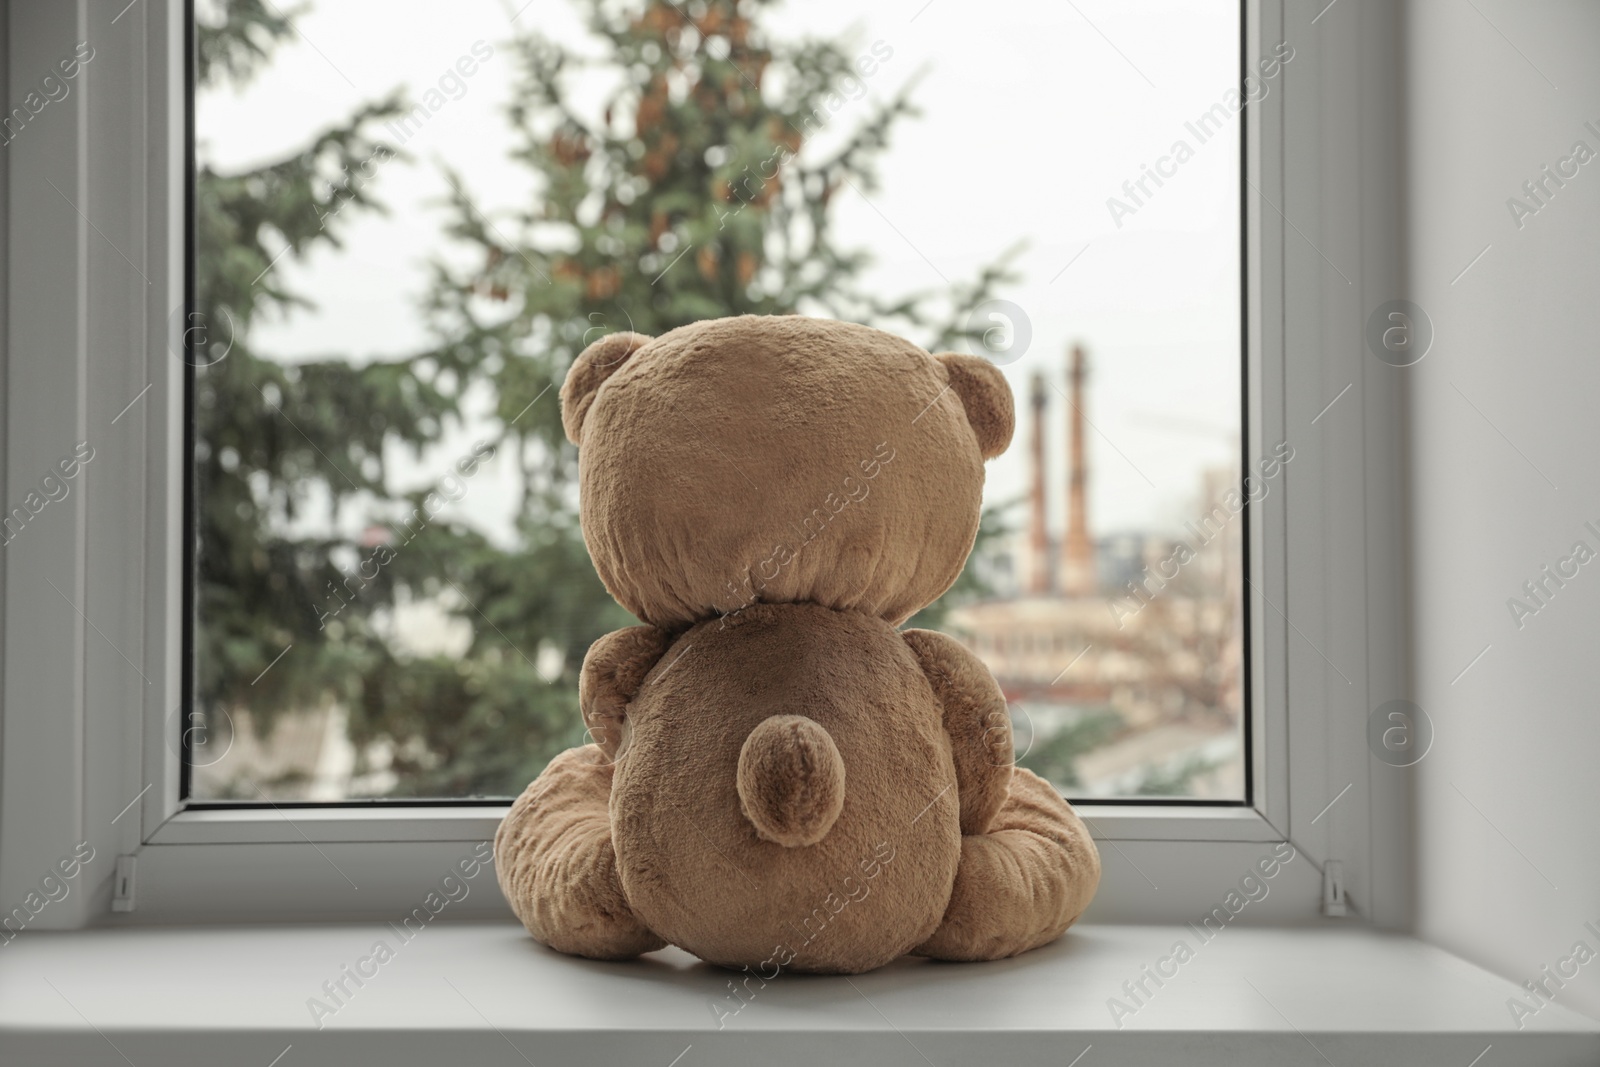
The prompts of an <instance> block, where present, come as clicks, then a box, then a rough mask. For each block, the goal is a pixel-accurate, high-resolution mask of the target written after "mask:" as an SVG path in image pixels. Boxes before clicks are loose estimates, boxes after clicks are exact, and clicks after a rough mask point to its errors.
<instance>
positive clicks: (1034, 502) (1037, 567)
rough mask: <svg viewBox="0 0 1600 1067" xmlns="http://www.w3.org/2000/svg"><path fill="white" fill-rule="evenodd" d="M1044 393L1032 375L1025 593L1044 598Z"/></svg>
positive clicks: (1046, 559) (1046, 565)
mask: <svg viewBox="0 0 1600 1067" xmlns="http://www.w3.org/2000/svg"><path fill="white" fill-rule="evenodd" d="M1046 395H1047V394H1046V391H1045V386H1044V375H1042V374H1035V375H1034V376H1033V442H1032V445H1033V447H1032V450H1031V451H1030V452H1029V455H1028V461H1029V463H1030V464H1031V465H1032V467H1033V484H1032V486H1030V487H1029V490H1028V501H1029V504H1030V512H1029V520H1028V566H1029V574H1028V593H1029V595H1031V596H1045V595H1046V594H1048V593H1049V592H1050V535H1049V533H1048V531H1047V530H1046V527H1045V503H1044V501H1045V495H1044V426H1045V421H1044V420H1045V405H1046Z"/></svg>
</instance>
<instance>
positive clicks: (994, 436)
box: [933, 352, 1016, 459]
mask: <svg viewBox="0 0 1600 1067" xmlns="http://www.w3.org/2000/svg"><path fill="white" fill-rule="evenodd" d="M933 358H934V359H936V360H938V361H939V362H940V363H942V364H944V369H945V375H946V376H947V377H948V379H949V381H950V388H951V389H953V390H955V393H956V395H957V396H959V397H960V398H961V406H962V407H963V408H965V409H966V411H967V422H969V423H971V424H972V432H973V433H974V434H976V435H977V437H978V451H979V452H981V453H982V454H983V458H984V459H993V458H994V457H996V456H998V455H999V454H1000V453H1002V452H1004V451H1005V450H1006V446H1007V445H1009V444H1010V443H1011V433H1012V431H1013V430H1015V429H1016V415H1015V413H1014V412H1013V410H1012V405H1011V386H1009V385H1007V384H1006V376H1005V375H1004V374H1001V373H1000V368H999V367H996V366H995V365H994V364H993V363H991V362H989V361H988V360H987V359H984V358H983V357H982V356H969V355H965V354H963V353H960V352H941V353H939V354H938V355H936V356H934V357H933Z"/></svg>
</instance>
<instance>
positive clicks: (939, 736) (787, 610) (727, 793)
mask: <svg viewBox="0 0 1600 1067" xmlns="http://www.w3.org/2000/svg"><path fill="white" fill-rule="evenodd" d="M774 715H801V716H805V717H807V718H809V719H811V720H814V721H815V722H816V723H817V724H819V725H820V726H821V727H822V728H823V729H825V730H826V731H827V733H828V735H829V736H830V737H831V738H832V740H833V743H834V745H835V746H836V747H837V749H838V753H839V756H840V758H841V759H842V762H843V765H844V791H845V796H844V805H843V808H842V811H841V812H840V814H839V817H838V819H837V821H836V822H834V824H833V825H832V827H831V828H830V829H829V830H828V832H827V834H826V836H824V837H823V838H822V840H821V841H819V842H817V843H816V844H813V845H807V846H801V847H786V846H784V845H780V844H777V843H775V842H773V841H770V840H764V839H763V838H762V837H761V836H759V835H758V834H757V832H756V829H755V826H754V825H753V824H752V823H751V822H750V820H749V819H748V818H746V816H745V815H744V814H743V813H742V812H741V810H740V797H739V793H738V789H737V786H736V776H737V771H738V765H739V756H740V751H741V748H742V747H743V745H744V743H745V740H746V738H748V737H749V736H750V733H751V731H752V730H753V729H755V727H756V726H758V725H759V724H761V723H762V722H763V721H765V720H766V719H767V718H769V717H770V716H774ZM955 781H956V779H955V768H954V764H953V761H952V758H951V752H950V742H949V739H948V737H947V736H946V735H945V732H944V729H943V725H942V720H941V712H940V709H939V706H938V704H937V702H936V700H935V698H934V695H933V691H932V688H931V687H930V686H929V684H928V681H927V679H926V677H925V676H924V675H923V672H922V670H921V667H920V666H919V665H918V662H917V660H916V659H915V658H914V657H913V655H912V653H911V650H910V648H909V647H908V646H907V645H906V643H905V640H904V639H903V638H902V637H901V635H900V634H899V633H898V632H897V631H896V630H895V629H894V628H893V627H892V626H890V625H889V624H888V623H886V622H884V621H883V620H881V619H877V618H873V617H870V616H867V615H865V614H861V613H856V612H840V611H834V610H831V609H828V608H824V607H821V606H819V605H815V604H782V605H773V604H756V605H753V606H751V607H749V608H747V609H745V610H743V611H741V612H739V613H737V614H735V615H732V616H729V617H727V618H726V619H717V620H712V621H710V622H705V623H702V624H700V625H698V626H696V627H694V628H692V629H690V630H689V631H688V632H686V633H685V634H684V635H683V636H682V637H681V638H679V639H678V641H676V642H675V644H674V645H673V647H672V648H670V649H669V650H668V651H667V653H666V655H664V656H663V657H662V658H661V661H660V663H658V664H657V666H656V667H655V669H654V670H653V671H652V672H651V674H650V675H649V676H648V677H647V678H646V680H645V682H644V685H643V687H642V689H641V691H640V693H639V695H638V696H637V698H636V699H635V700H634V702H633V703H632V704H630V705H629V707H628V713H627V726H626V733H625V741H624V747H623V749H622V751H621V752H620V754H619V758H618V763H617V769H616V776H615V779H614V786H613V791H612V798H611V821H612V835H613V840H614V842H615V847H616V854H617V865H618V870H619V873H620V875H621V878H622V883H623V888H624V891H625V892H626V894H627V897H628V901H629V904H630V905H631V907H632V908H633V909H634V911H635V912H636V913H637V914H638V915H639V917H640V918H641V919H642V920H643V921H644V922H645V923H646V924H647V925H648V926H649V927H650V928H651V929H652V930H654V931H655V932H656V933H657V934H659V935H660V936H662V937H664V938H666V939H667V940H669V941H671V942H672V943H674V944H677V945H679V946H680V947H682V948H685V949H687V950H688V951H690V952H693V953H694V954H695V955H698V956H700V957H701V958H702V959H706V960H708V961H711V962H714V963H721V964H725V965H729V966H734V967H740V966H749V967H750V968H751V970H752V971H758V972H760V973H762V974H764V975H765V976H766V977H769V978H770V977H771V976H772V975H773V974H774V973H775V972H776V971H777V970H799V971H807V970H822V971H836V970H850V971H859V970H869V969H871V968H873V967H877V966H880V965H881V964H883V963H886V962H888V961H889V960H891V959H894V958H896V957H898V956H901V955H903V954H905V953H906V952H907V951H909V950H910V949H912V948H915V947H916V946H917V945H919V944H921V943H922V941H924V940H925V939H926V938H927V937H928V936H929V935H930V934H931V933H932V932H933V930H934V928H935V927H936V926H937V925H938V923H939V920H940V918H941V917H942V916H943V914H944V910H945V907H946V905H947V903H948V901H949V898H950V891H951V886H952V884H953V881H954V878H955V870H956V864H957V860H958V858H959V855H960V845H961V841H960V830H959V826H958V823H957V815H956V811H957V802H956V790H955Z"/></svg>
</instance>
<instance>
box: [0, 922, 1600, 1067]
mask: <svg viewBox="0 0 1600 1067" xmlns="http://www.w3.org/2000/svg"><path fill="white" fill-rule="evenodd" d="M1213 936H1214V940H1213V941H1211V942H1209V943H1201V942H1200V940H1199V939H1198V938H1197V937H1196V935H1195V934H1194V932H1193V931H1192V930H1191V929H1189V928H1186V927H1183V926H1099V925H1087V926H1083V927H1080V928H1077V929H1075V930H1074V931H1072V932H1070V933H1069V934H1068V935H1067V936H1066V937H1065V938H1063V939H1062V940H1061V941H1060V942H1058V943H1056V944H1055V945H1052V946H1049V947H1047V948H1044V949H1041V950H1039V951H1037V952H1033V953H1030V954H1028V955H1025V956H1021V957H1018V958H1016V959H1012V960H1004V961H1000V962H997V963H989V964H967V965H944V964H935V963H931V962H928V961H922V960H908V961H902V962H900V963H898V964H895V965H893V966H891V967H888V968H885V969H884V970H881V971H877V972H874V973H872V974H868V975H862V976H858V977H855V978H851V979H848V980H847V979H844V978H816V977H807V976H798V975H783V976H780V977H778V978H776V979H774V980H773V981H771V982H769V983H767V984H766V986H765V987H764V988H762V987H760V985H759V983H758V982H756V981H755V980H753V979H752V980H751V982H750V985H751V987H752V988H753V989H754V990H755V992H754V993H753V994H747V996H748V998H749V999H748V1000H746V1001H744V1002H743V1006H742V1008H741V1007H739V1003H740V1002H737V1001H735V1000H733V999H732V993H731V991H730V989H729V982H730V979H731V978H732V973H731V972H728V971H723V970H719V969H716V968H712V967H708V966H706V965H704V964H701V963H699V962H698V961H696V960H694V959H693V958H692V957H690V956H688V955H687V954H685V953H682V952H679V951H678V950H676V949H668V950H666V951H664V952H660V953H655V954H653V955H652V956H650V957H648V958H646V959H645V960H643V961H640V962H637V963H630V964H602V963H595V962H590V961H585V960H577V959H571V958H567V957H563V956H558V955H556V954H554V953H552V952H549V951H547V950H545V949H543V948H541V947H539V946H538V945H536V944H535V943H534V942H533V941H532V940H530V939H529V938H528V937H527V936H526V934H524V933H523V932H522V930H521V928H520V927H515V926H512V925H509V924H503V923H496V924H475V923H458V924H454V925H445V924H441V925H439V926H438V927H436V928H433V929H428V928H423V929H422V930H420V931H417V932H415V933H413V934H412V937H413V940H412V941H410V942H405V941H403V940H402V939H401V938H400V936H399V935H398V934H397V933H396V931H395V929H394V928H393V927H390V926H387V925H384V924H362V925H329V926H295V927H266V926H263V927H216V928H184V929H174V928H140V929H123V930H95V931H82V932H74V933H34V934H29V933H24V934H22V935H20V936H19V937H18V938H17V939H16V940H15V941H13V942H11V943H10V944H9V945H8V946H5V947H4V948H3V949H0V1047H5V1048H7V1049H8V1050H9V1056H8V1057H6V1061H7V1062H17V1063H23V1062H25V1063H30V1064H47V1063H73V1064H115V1065H119V1067H120V1065H124V1064H126V1063H128V1062H132V1063H134V1064H141V1065H142V1064H147V1063H163V1064H172V1065H180V1064H191V1063H193V1064H201V1063H220V1062H228V1063H240V1064H259V1065H261V1067H265V1065H267V1064H277V1065H278V1067H310V1065H315V1064H339V1065H340V1067H344V1065H347V1064H349V1063H351V1062H367V1063H378V1062H382V1063H387V1064H390V1065H393V1067H404V1065H408V1064H412V1063H417V1064H423V1063H442V1062H451V1063H508V1064H509V1063H518V1062H522V1061H523V1060H527V1061H528V1062H533V1063H539V1064H541V1065H542V1064H550V1063H576V1062H587V1063H600V1062H605V1063H629V1064H657V1065H663V1067H664V1065H666V1064H674V1063H675V1064H679V1065H680V1067H705V1065H708V1064H719V1063H728V1064H734V1063H738V1064H746V1063H752V1062H762V1063H773V1064H778V1063H784V1064H788V1063H793V1064H811V1063H819V1062H839V1063H843V1062H859V1063H869V1062H870V1063H873V1064H883V1065H897V1064H906V1065H913V1067H922V1065H926V1064H936V1065H939V1067H944V1065H945V1064H960V1063H974V1062H995V1063H999V1062H1004V1063H1019V1064H1020V1063H1030V1064H1031V1063H1040V1064H1043V1063H1050V1064H1054V1065H1057V1067H1060V1065H1062V1064H1068V1063H1075V1062H1077V1061H1075V1060H1074V1059H1073V1057H1075V1056H1078V1055H1079V1054H1080V1053H1082V1052H1083V1051H1084V1050H1085V1048H1086V1047H1088V1046H1091V1045H1092V1046H1093V1052H1092V1053H1091V1054H1090V1056H1089V1057H1085V1059H1084V1061H1083V1064H1082V1067H1108V1065H1112V1064H1141V1065H1142V1064H1150V1063H1179V1062H1181V1063H1185V1064H1189V1065H1194V1067H1200V1065H1204V1064H1226V1065H1228V1067H1249V1065H1252V1064H1273V1065H1280V1064H1290V1063H1305V1064H1312V1063H1319V1064H1320V1063H1322V1062H1324V1060H1326V1061H1329V1062H1332V1063H1335V1064H1338V1065H1339V1067H1355V1065H1357V1064H1379V1063H1406V1064H1408V1065H1413V1067H1427V1065H1431V1064H1440V1065H1446V1067H1464V1065H1466V1064H1468V1063H1474V1062H1477V1061H1476V1060H1474V1057H1477V1056H1479V1055H1480V1053H1482V1052H1483V1051H1484V1050H1485V1047H1486V1046H1489V1045H1493V1046H1494V1054H1493V1059H1490V1060H1486V1061H1485V1063H1486V1064H1490V1063H1496V1064H1504V1063H1517V1064H1520V1065H1527V1067H1538V1065H1546V1064H1548V1065H1556V1064H1563V1065H1565V1064H1578V1063H1593V1062H1596V1060H1597V1059H1600V1022H1596V1021H1594V1020H1591V1019H1589V1018H1587V1017H1585V1016H1583V1015H1579V1014H1578V1013H1576V1012H1574V1011H1571V1010H1569V1009H1567V1008H1564V1007H1561V1006H1559V1005H1553V1006H1548V1007H1546V1008H1545V1009H1544V1010H1543V1011H1541V1012H1539V1013H1538V1014H1537V1015H1536V1016H1534V1017H1533V1018H1531V1019H1527V1020H1525V1024H1526V1028H1525V1029H1523V1030H1521V1031H1519V1030H1517V1028H1516V1024H1515V1022H1514V1021H1513V1020H1512V1018H1511V1016H1510V1013H1509V1011H1508V1010H1507V1007H1506V1001H1507V998H1508V997H1515V996H1517V995H1518V994H1519V993H1520V990H1519V988H1518V987H1517V986H1516V985H1515V984H1513V983H1511V982H1509V981H1506V980H1505V979H1502V978H1498V977H1496V976H1494V975H1491V974H1489V973H1488V972H1486V971H1483V970H1480V969H1479V968H1477V967H1475V966H1473V965H1471V964H1469V963H1466V962H1465V961H1463V960H1461V959H1458V958H1457V957H1455V956H1452V955H1450V954H1449V953H1447V952H1444V951H1443V950H1441V949H1438V948H1435V947H1433V946H1431V945H1428V944H1425V943H1423V942H1420V941H1417V940H1414V939H1411V938H1406V937H1399V936H1390V935H1384V934H1377V933H1373V932H1371V931H1369V930H1366V929H1364V928H1361V927H1355V926H1343V925H1337V926H1336V925H1333V924H1331V923H1330V924H1326V925H1324V926H1319V927H1317V928H1296V929H1245V928H1238V929H1227V930H1224V931H1222V932H1221V933H1217V934H1215V935H1213ZM1180 938H1181V939H1183V940H1184V941H1186V942H1188V943H1189V945H1190V946H1191V948H1193V949H1194V955H1193V958H1192V959H1190V960H1189V961H1188V962H1187V963H1185V964H1183V965H1182V966H1181V967H1180V969H1179V971H1178V974H1177V976H1176V977H1174V978H1171V979H1167V980H1165V985H1164V986H1163V987H1162V988H1159V989H1157V988H1155V986H1154V984H1153V983H1151V982H1150V981H1149V980H1148V979H1147V980H1146V985H1147V987H1148V988H1150V989H1151V990H1152V991H1153V995H1152V996H1150V997H1148V998H1145V1002H1144V1004H1143V1006H1142V1007H1138V1010H1137V1011H1136V1012H1135V1013H1134V1014H1133V1015H1131V1016H1127V1017H1125V1018H1124V1019H1123V1020H1122V1022H1123V1026H1122V1028H1121V1029H1118V1028H1117V1027H1116V1024H1115V1022H1114V1021H1113V1019H1112V1017H1111V1014H1110V1011H1109V1009H1108V1005H1107V1001H1108V999H1109V998H1111V997H1114V996H1115V997H1118V998H1120V999H1122V1000H1123V1001H1124V1002H1125V1003H1128V1004H1129V1005H1130V1006H1133V1001H1132V1000H1131V999H1130V998H1129V997H1128V995H1127V994H1126V993H1125V992H1124V991H1123V983H1124V982H1129V981H1132V980H1134V979H1137V978H1138V977H1139V976H1140V973H1141V970H1142V968H1144V967H1145V966H1146V965H1150V966H1152V967H1153V966H1154V965H1155V963H1156V960H1157V959H1158V958H1160V957H1163V956H1166V955H1167V954H1168V953H1169V952H1170V951H1171V949H1172V947H1173V943H1174V942H1175V941H1176V940H1178V939H1180ZM379 940H383V941H385V942H387V943H388V944H389V946H390V947H391V949H393V958H392V959H390V960H389V961H387V962H386V963H383V964H382V965H381V966H378V969H377V973H376V975H374V976H373V977H371V978H367V979H365V980H364V981H365V985H364V986H363V987H361V988H357V987H356V986H355V985H354V983H353V982H351V981H350V980H348V979H347V980H346V987H347V988H348V989H350V990H352V991H353V995H352V996H349V997H347V998H346V997H342V996H341V999H342V1000H344V1004H343V1005H342V1006H339V1007H337V1010H336V1011H335V1012H334V1014H332V1015H331V1016H325V1017H323V1019H322V1020H321V1021H322V1023H323V1026H322V1029H321V1030H320V1031H319V1030H318V1029H317V1027H316V1023H315V1022H314V1021H313V1017H312V1013H311V1009H310V1007H309V1006H308V1000H309V999H310V998H313V997H316V998H319V999H321V1000H322V1001H323V1002H324V1003H325V1004H327V1005H329V1006H330V1007H331V1006H334V1004H333V1001H332V999H331V998H330V997H329V996H328V994H327V993H326V992H325V991H324V990H323V983H324V982H325V981H331V980H334V979H338V978H339V977H340V975H341V969H342V968H343V967H345V966H346V965H349V966H352V967H353V966H354V965H355V964H356V961H357V960H358V959H361V958H362V957H364V956H367V955H368V954H369V953H370V952H371V951H372V949H373V946H374V943H375V942H377V941H379ZM714 1006H717V1007H720V1009H721V1010H722V1011H723V1012H725V1013H726V1014H724V1015H723V1016H722V1018H721V1020H720V1021H721V1024H722V1026H721V1029H720V1030H719V1028H718V1021H719V1020H718V1017H717V1013H716V1011H715V1010H714ZM507 1046H510V1047H507ZM1308 1046H1310V1047H1308ZM286 1049H287V1050H288V1051H287V1052H286ZM1319 1053H1320V1055H1319ZM279 1056H281V1059H274V1057H279ZM675 1057H676V1058H675Z"/></svg>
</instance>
